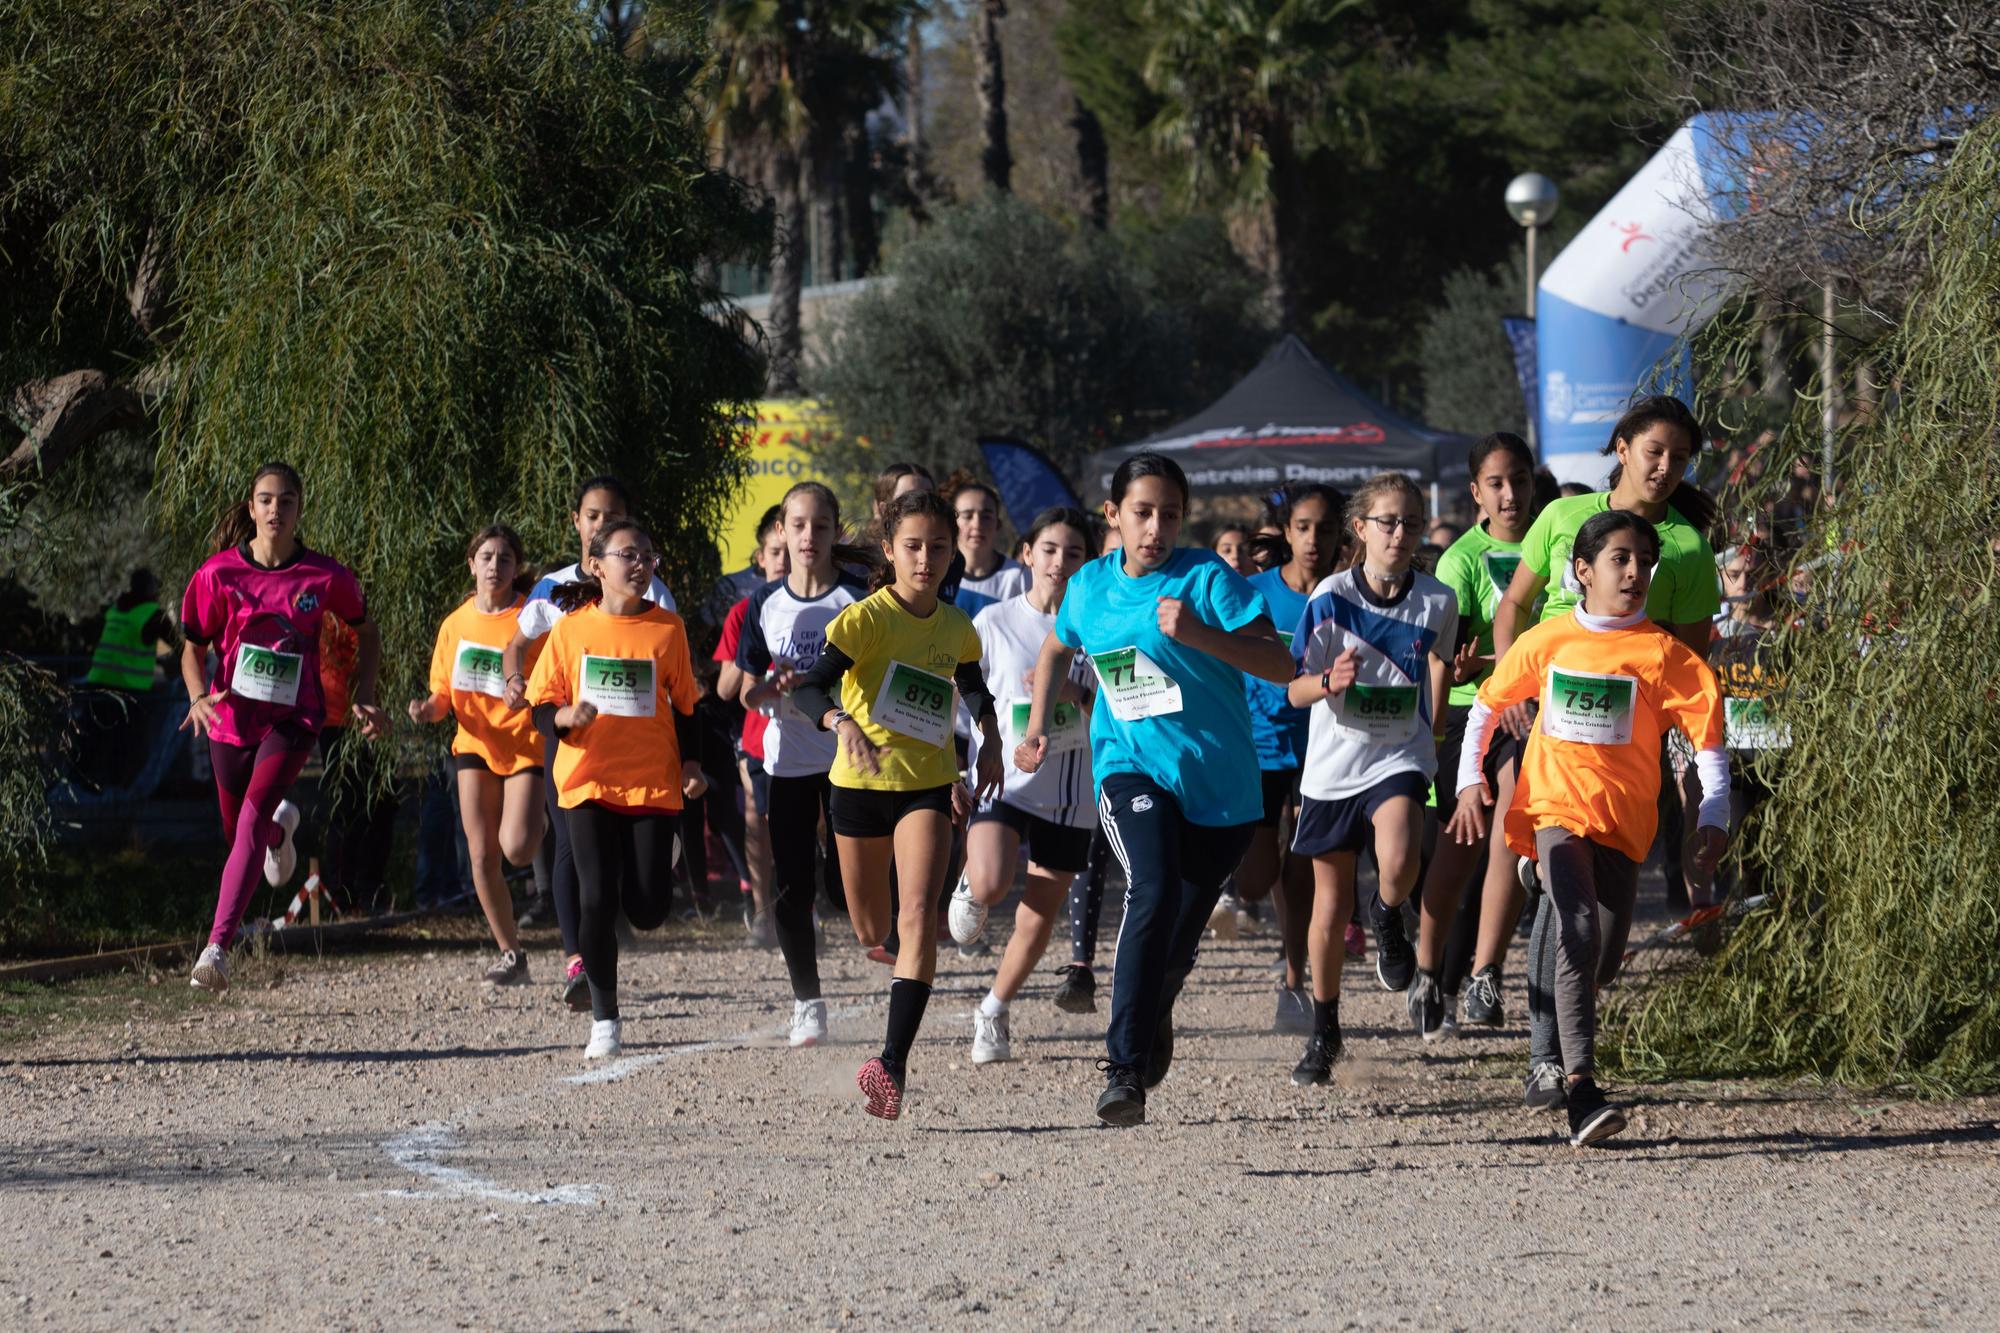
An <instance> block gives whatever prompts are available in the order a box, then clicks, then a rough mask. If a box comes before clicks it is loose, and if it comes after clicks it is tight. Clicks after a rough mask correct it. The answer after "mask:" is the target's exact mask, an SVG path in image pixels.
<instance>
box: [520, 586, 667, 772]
mask: <svg viewBox="0 0 2000 1333" xmlns="http://www.w3.org/2000/svg"><path fill="white" fill-rule="evenodd" d="M545 642H546V644H547V646H546V647H544V648H543V649H542V657H541V660H540V661H539V662H537V663H535V674H534V676H533V677H532V678H530V679H529V681H528V703H529V704H530V705H535V704H556V705H559V706H560V705H564V704H573V703H576V702H578V701H579V700H585V699H587V700H589V701H590V702H591V703H593V704H595V705H596V706H597V716H596V717H595V718H594V719H592V720H591V721H590V722H589V723H588V724H586V725H584V726H581V727H577V728H576V729H574V730H572V731H571V732H570V733H569V734H568V735H567V736H565V737H563V738H562V743H561V744H560V745H558V746H557V747H556V767H555V772H554V773H553V774H551V775H550V776H551V777H552V778H553V780H554V781H555V784H556V803H557V804H558V805H560V806H561V807H562V808H563V809H565V810H571V809H574V808H576V807H577V806H579V805H582V804H583V803H584V802H585V801H595V802H597V803H598V804H599V805H608V806H615V807H618V808H620V809H634V810H662V811H670V810H678V809H680V808H681V751H680V742H679V740H678V739H677V738H676V737H675V735H674V714H675V713H687V714H692V713H693V712H694V701H695V696H696V693H697V691H696V688H695V683H694V663H693V661H692V659H691V658H690V657H689V656H688V639H687V627H686V626H685V625H684V624H682V623H681V618H680V617H679V616H677V615H675V614H674V613H673V612H671V611H668V610H664V609H663V608H661V607H658V606H654V605H650V604H649V605H648V606H647V607H646V609H645V610H644V611H642V612H640V613H639V614H638V615H636V616H614V615H611V614H609V613H608V612H606V611H605V610H604V608H603V607H602V606H601V605H591V606H586V607H584V608H583V609H582V610H580V611H576V612H574V613H573V614H570V615H567V616H564V617H563V618H562V619H561V620H558V621H557V622H556V625H555V628H554V629H552V630H550V631H549V633H548V637H547V639H546V640H545Z"/></svg>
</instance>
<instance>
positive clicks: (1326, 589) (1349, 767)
mask: <svg viewBox="0 0 2000 1333" xmlns="http://www.w3.org/2000/svg"><path fill="white" fill-rule="evenodd" d="M1410 575H1411V578H1410V585H1409V587H1408V588H1406V589H1405V590H1404V592H1403V595H1402V596H1401V597H1399V598H1397V599H1395V600H1394V601H1393V602H1383V601H1381V600H1379V599H1377V598H1376V597H1375V595H1374V594H1373V593H1371V592H1370V591H1369V590H1368V589H1367V587H1366V585H1365V584H1363V583H1362V582H1361V571H1360V569H1359V568H1358V567H1356V568H1352V569H1344V570H1342V571H1341V572H1340V573H1338V574H1333V575H1329V576H1328V577H1327V578H1326V579H1324V580H1322V581H1321V583H1320V585H1319V587H1317V588H1315V589H1313V595H1312V598H1311V599H1310V600H1309V601H1308V602H1307V603H1306V613H1305V615H1304V617H1303V618H1301V620H1300V622H1299V623H1300V627H1301V632H1300V633H1299V634H1298V635H1296V636H1295V637H1294V638H1293V640H1292V657H1293V659H1294V660H1295V661H1296V662H1297V663H1298V665H1299V671H1300V674H1302V675H1308V676H1317V675H1318V674H1319V673H1320V672H1322V671H1324V670H1326V669H1327V668H1328V667H1330V666H1332V665H1333V661H1334V659H1335V658H1336V657H1339V656H1340V654H1341V653H1343V652H1345V651H1346V650H1347V649H1349V648H1354V649H1356V650H1357V651H1358V652H1359V654H1360V657H1359V660H1358V661H1357V663H1356V668H1357V672H1358V674H1357V675H1356V676H1355V679H1354V684H1353V685H1350V686H1348V687H1347V689H1345V690H1343V691H1341V693H1339V694H1337V695H1335V696H1334V697H1333V698H1331V699H1327V700H1324V701H1322V702H1320V703H1316V704H1314V705H1313V706H1312V708H1311V710H1310V711H1311V714H1312V723H1311V730H1310V732H1309V734H1308V739H1307V741H1306V760H1305V766H1304V769H1303V771H1302V776H1301V778H1300V781H1299V790H1300V792H1301V793H1302V794H1303V795H1306V796H1309V797H1311V798H1312V799H1314V800H1316V801H1335V800H1339V799H1341V798H1342V797H1346V796H1355V795H1358V794H1360V793H1361V792H1364V791H1367V790H1368V789H1369V788H1370V787H1373V786H1374V785H1375V784H1376V783H1378V782H1381V781H1382V780H1383V779H1384V778H1387V777H1391V776H1393V775H1395V774H1397V773H1421V774H1423V775H1424V776H1425V777H1430V776H1432V775H1433V774H1435V773H1436V772H1437V742H1436V741H1435V740H1433V739H1432V736H1431V731H1432V727H1433V726H1434V719H1435V718H1436V716H1437V702H1438V701H1437V700H1435V699H1433V698H1431V672H1430V658H1431V655H1432V654H1433V653H1435V654H1437V655H1438V656H1440V657H1442V658H1444V659H1445V660H1446V661H1449V660H1451V655H1452V651H1453V646H1454V643H1455V641H1456V639H1457V636H1458V595H1457V594H1456V593H1454V592H1453V591H1452V590H1451V589H1450V588H1448V587H1446V586H1445V585H1444V584H1442V583H1440V582H1438V581H1437V580H1436V579H1434V578H1432V577H1431V576H1430V575H1428V574H1426V573H1424V572H1423V571H1421V570H1411V571H1410Z"/></svg>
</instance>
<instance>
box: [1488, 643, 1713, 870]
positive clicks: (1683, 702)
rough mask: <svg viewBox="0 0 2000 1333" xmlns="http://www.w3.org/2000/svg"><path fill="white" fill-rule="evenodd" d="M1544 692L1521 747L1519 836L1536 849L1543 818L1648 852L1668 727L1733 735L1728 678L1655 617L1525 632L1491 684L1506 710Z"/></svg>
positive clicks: (1509, 824)
mask: <svg viewBox="0 0 2000 1333" xmlns="http://www.w3.org/2000/svg"><path fill="white" fill-rule="evenodd" d="M1529 699H1539V700H1540V701H1541V709H1540V711H1539V712H1538V713H1537V714H1536V715H1535V726H1534V730H1533V731H1531V732H1530V733H1529V734H1528V747H1527V750H1526V751H1525V752H1524V753H1523V754H1522V756H1521V776H1520V779H1519V780H1518V781H1517V782H1516V783H1515V785H1514V803H1513V804H1512V806H1510V807H1509V808H1508V810H1507V818H1506V824H1505V831H1506V838H1507V845H1508V846H1509V847H1511V848H1512V849H1513V850H1514V851H1516V852H1518V853H1520V854H1521V855H1522V856H1529V857H1532V856H1533V855H1534V854H1535V830H1536V829H1541V828H1549V827H1551V826H1558V825H1559V826H1561V827H1562V828H1566V829H1568V830H1569V831H1570V832H1571V833H1574V834H1576V835H1577V836H1578V837H1579V838H1589V839H1591V840H1592V841H1594V842H1600V843H1603V844H1604V845H1605V846H1607V847H1613V848H1616V849H1617V850H1618V851H1621V852H1623V853H1624V854H1625V855H1627V856H1629V857H1631V858H1632V859H1633V860H1634V861H1644V860H1645V859H1646V853H1647V851H1648V850H1650V849H1651V847H1652V845H1653V834H1654V832H1655V831H1656V830H1657V828H1658V826H1659V810H1658V806H1657V802H1658V799H1659V791H1660V737H1661V735H1662V734H1663V733H1664V732H1665V731H1666V729H1667V728H1668V727H1670V726H1672V727H1679V728H1680V729H1681V731H1682V732H1684V733H1686V735H1687V738H1688V739H1689V740H1691V741H1693V742H1694V747H1695V749H1697V750H1708V749H1713V748H1715V747H1717V746H1719V745H1721V744H1722V720H1723V711H1722V690H1721V687H1720V686H1718V685H1717V684H1716V680H1715V673H1714V672H1713V671H1711V670H1709V667H1708V663H1706V662H1704V661H1702V660H1701V659H1700V658H1699V657H1697V656H1695V654H1694V653H1693V652H1692V651H1690V650H1689V648H1688V647H1687V645H1686V644H1684V643H1682V642H1681V641H1680V640H1679V639H1676V638H1675V637H1674V636H1673V635H1671V634H1669V633H1668V632H1667V631H1666V630H1664V629H1662V628H1661V627H1660V626H1658V625H1656V624H1654V623H1653V622H1652V621H1650V620H1642V621H1640V622H1639V623H1638V624H1637V625H1634V626H1633V627H1632V628H1630V629H1614V630H1601V631H1600V630H1591V629H1586V628H1584V626H1582V625H1581V624H1578V623H1577V619H1576V616H1575V615H1574V614H1568V615H1563V616H1560V617H1557V618H1556V619H1553V620H1544V621H1543V622H1542V623H1541V624H1539V625H1537V626H1535V627H1534V628H1533V629H1531V630H1529V631H1528V632H1527V633H1525V634H1523V635H1522V636H1521V637H1520V638H1518V639H1516V640H1514V646H1513V647H1512V648H1510V649H1509V650H1508V652H1507V656H1505V657H1504V658H1502V659H1500V663H1499V665H1498V666H1496V667H1494V669H1493V674H1492V675H1491V676H1490V677H1488V678H1487V681H1486V683H1485V684H1484V685H1482V686H1480V687H1479V701H1480V702H1481V703H1483V704H1485V705H1486V706H1487V707H1488V708H1490V709H1492V710H1493V711H1495V712H1498V711H1500V710H1501V709H1503V708H1508V707H1511V706H1512V705H1514V704H1517V703H1525V702H1526V701H1527V700H1529Z"/></svg>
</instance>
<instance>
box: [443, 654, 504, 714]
mask: <svg viewBox="0 0 2000 1333" xmlns="http://www.w3.org/2000/svg"><path fill="white" fill-rule="evenodd" d="M504 675H505V672H504V671H503V669H502V668H501V665H500V650H499V649H498V648H488V647H487V646H486V645H485V644H483V643H474V642H472V641H471V640H470V639H460V640H459V641H458V656H457V657H456V658H454V659H453V661H452V664H451V687H452V689H454V690H458V691H461V692H463V693H466V694H485V695H490V696H491V697H493V698H495V699H498V698H499V697H500V696H501V695H502V694H504V693H505V692H506V691H505V689H504V686H505V684H506V682H505V681H504V680H503V679H502V677H503V676H504Z"/></svg>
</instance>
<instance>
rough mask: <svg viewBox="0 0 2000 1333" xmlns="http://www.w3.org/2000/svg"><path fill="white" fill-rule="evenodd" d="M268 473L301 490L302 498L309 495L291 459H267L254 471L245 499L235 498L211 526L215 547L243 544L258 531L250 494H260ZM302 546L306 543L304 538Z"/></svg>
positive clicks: (294, 488)
mask: <svg viewBox="0 0 2000 1333" xmlns="http://www.w3.org/2000/svg"><path fill="white" fill-rule="evenodd" d="M266 477H277V478H279V479H280V480H282V481H284V482H286V483H287V484H289V485H290V486H291V488H292V489H293V490H294V491H297V492H298V496H299V500H300V501H301V502H303V501H304V500H305V498H306V483H305V480H304V479H303V478H301V477H300V476H299V470H298V469H297V468H295V467H293V466H292V465H291V464H290V463H275V462H273V463H266V464H264V466H262V467H260V468H258V469H257V470H256V471H255V472H253V473H251V474H250V491H249V494H248V495H245V496H244V497H243V498H242V499H241V500H237V501H235V502H233V503H232V504H231V505H230V506H229V507H228V508H227V509H224V510H223V511H222V513H221V514H220V515H219V516H218V517H217V518H216V520H215V526H214V527H213V528H211V529H209V533H208V541H209V546H210V547H211V549H213V550H215V551H218V552H220V551H227V550H230V549H231V548H233V547H237V546H241V545H242V544H243V543H244V542H247V541H249V540H250V539H251V538H252V537H254V536H256V535H257V521H256V520H255V519H253V518H252V517H251V516H250V497H251V496H254V495H255V494H257V483H258V482H260V481H262V480H264V478H266ZM299 544H300V545H301V546H303V545H304V544H305V543H304V542H300V543H299Z"/></svg>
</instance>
